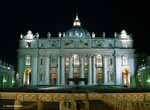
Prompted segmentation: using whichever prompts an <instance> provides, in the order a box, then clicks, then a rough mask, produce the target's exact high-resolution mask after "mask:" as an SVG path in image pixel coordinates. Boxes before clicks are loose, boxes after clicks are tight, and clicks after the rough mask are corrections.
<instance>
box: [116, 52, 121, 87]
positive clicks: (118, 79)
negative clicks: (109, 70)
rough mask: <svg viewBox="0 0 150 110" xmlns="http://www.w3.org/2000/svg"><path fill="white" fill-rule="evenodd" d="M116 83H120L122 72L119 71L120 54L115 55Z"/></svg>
mask: <svg viewBox="0 0 150 110" xmlns="http://www.w3.org/2000/svg"><path fill="white" fill-rule="evenodd" d="M115 60H116V85H121V84H122V72H121V63H122V62H121V56H120V55H117V56H116V59H115Z"/></svg>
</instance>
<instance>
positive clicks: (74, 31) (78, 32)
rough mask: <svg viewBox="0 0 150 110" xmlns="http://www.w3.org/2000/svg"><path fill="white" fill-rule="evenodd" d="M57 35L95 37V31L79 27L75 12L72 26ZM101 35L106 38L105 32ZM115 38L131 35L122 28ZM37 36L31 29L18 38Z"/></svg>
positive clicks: (124, 37)
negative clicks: (90, 31)
mask: <svg viewBox="0 0 150 110" xmlns="http://www.w3.org/2000/svg"><path fill="white" fill-rule="evenodd" d="M51 37H52V35H51V33H50V32H48V33H47V38H51ZM58 37H59V38H95V37H96V33H95V32H92V33H91V34H90V33H89V32H88V31H87V30H85V29H83V28H81V22H80V19H79V17H78V14H76V17H75V20H74V22H73V27H72V28H71V29H70V30H68V31H66V32H58ZM102 37H103V38H106V33H105V32H102ZM114 37H115V38H121V39H131V36H130V35H128V34H127V32H126V31H125V30H124V29H123V30H122V31H121V33H117V32H115V33H114ZM38 38H39V33H38V32H37V33H36V34H35V35H33V33H32V31H31V30H29V31H28V32H27V34H26V35H22V34H21V35H20V39H29V40H32V39H38Z"/></svg>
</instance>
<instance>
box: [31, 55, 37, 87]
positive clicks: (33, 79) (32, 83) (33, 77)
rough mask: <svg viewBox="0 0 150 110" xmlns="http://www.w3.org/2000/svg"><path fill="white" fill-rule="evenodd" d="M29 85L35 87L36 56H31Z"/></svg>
mask: <svg viewBox="0 0 150 110" xmlns="http://www.w3.org/2000/svg"><path fill="white" fill-rule="evenodd" d="M31 59H32V70H31V79H32V80H31V85H37V65H38V63H37V55H33V56H32V58H31Z"/></svg>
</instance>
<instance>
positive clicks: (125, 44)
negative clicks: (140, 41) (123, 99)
mask: <svg viewBox="0 0 150 110" xmlns="http://www.w3.org/2000/svg"><path fill="white" fill-rule="evenodd" d="M134 65H135V64H134V49H133V39H132V38H131V36H130V35H129V34H127V32H126V31H125V30H122V31H121V33H116V32H115V33H114V37H113V38H108V37H107V36H106V35H105V33H104V32H103V34H102V36H96V35H95V33H94V32H92V33H89V32H88V31H87V30H85V29H83V28H82V26H81V22H80V19H79V18H78V16H76V18H75V20H74V22H73V27H72V28H71V29H69V30H67V31H66V32H62V33H61V32H59V33H58V37H57V36H51V33H50V32H48V34H47V38H42V37H41V38H39V34H38V33H36V34H35V35H34V34H33V33H32V32H31V31H28V32H27V34H26V35H21V36H20V40H19V49H18V73H19V77H20V84H21V86H24V85H25V86H28V85H31V86H36V85H69V86H70V85H74V83H75V82H74V81H73V80H71V79H79V85H81V86H83V85H127V86H132V83H131V82H132V79H133V77H134V73H135V72H134V71H135V66H134Z"/></svg>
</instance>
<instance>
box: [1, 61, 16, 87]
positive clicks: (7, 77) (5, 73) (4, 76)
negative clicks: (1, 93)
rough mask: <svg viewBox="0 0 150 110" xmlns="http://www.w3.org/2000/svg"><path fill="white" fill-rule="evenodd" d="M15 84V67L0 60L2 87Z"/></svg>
mask: <svg viewBox="0 0 150 110" xmlns="http://www.w3.org/2000/svg"><path fill="white" fill-rule="evenodd" d="M14 84H15V70H14V67H13V66H12V65H10V64H7V63H5V62H2V61H1V60H0V88H3V87H7V88H8V87H13V86H14Z"/></svg>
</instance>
